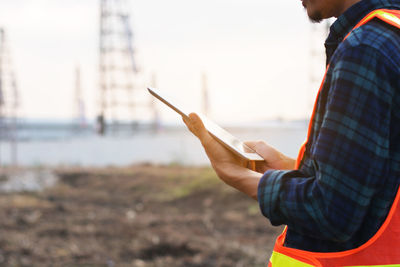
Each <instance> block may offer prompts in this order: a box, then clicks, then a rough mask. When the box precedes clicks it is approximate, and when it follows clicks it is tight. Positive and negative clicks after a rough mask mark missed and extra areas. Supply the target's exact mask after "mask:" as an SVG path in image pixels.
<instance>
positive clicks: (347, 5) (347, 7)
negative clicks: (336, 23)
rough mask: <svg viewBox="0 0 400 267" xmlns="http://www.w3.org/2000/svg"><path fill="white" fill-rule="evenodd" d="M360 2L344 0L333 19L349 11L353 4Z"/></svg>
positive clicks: (357, 0) (358, 0)
mask: <svg viewBox="0 0 400 267" xmlns="http://www.w3.org/2000/svg"><path fill="white" fill-rule="evenodd" d="M360 1H361V0H345V1H343V5H342V7H341V8H340V9H339V10H338V14H337V15H335V17H336V18H337V17H339V16H340V15H342V14H343V13H344V12H345V11H346V10H347V9H349V8H350V7H351V6H353V5H354V4H356V3H358V2H360Z"/></svg>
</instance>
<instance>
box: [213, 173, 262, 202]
mask: <svg viewBox="0 0 400 267" xmlns="http://www.w3.org/2000/svg"><path fill="white" fill-rule="evenodd" d="M239 168H240V169H238V171H237V172H236V173H235V175H234V176H231V177H220V178H221V179H222V180H223V181H224V182H225V183H226V184H228V185H230V186H232V187H234V188H236V189H237V190H239V191H241V192H243V193H245V194H246V195H248V196H250V197H251V198H253V199H255V200H257V190H258V183H259V182H260V179H261V177H262V174H261V173H258V172H255V171H251V170H249V169H245V168H241V167H239Z"/></svg>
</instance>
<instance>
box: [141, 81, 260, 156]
mask: <svg viewBox="0 0 400 267" xmlns="http://www.w3.org/2000/svg"><path fill="white" fill-rule="evenodd" d="M147 90H149V92H150V94H152V95H153V96H155V97H156V98H157V99H158V100H160V101H161V102H163V103H164V104H165V105H167V106H168V107H170V108H171V109H173V110H175V111H176V112H177V113H179V114H180V115H181V116H183V117H189V114H190V112H187V111H186V110H183V109H182V108H181V107H177V106H176V105H175V103H173V102H172V101H171V99H168V98H166V97H165V96H164V95H161V93H160V91H159V90H157V89H155V88H147ZM199 116H200V118H201V120H202V121H203V124H204V126H205V128H206V129H207V131H208V132H209V133H210V134H211V135H212V136H213V137H214V138H215V139H216V140H217V141H218V142H220V143H221V144H222V145H224V146H225V147H226V148H228V149H229V150H231V151H232V152H234V153H235V154H237V155H238V156H240V157H242V158H244V159H246V160H250V161H264V159H263V158H262V157H261V156H260V155H259V154H257V153H256V152H255V151H254V150H253V149H251V148H250V147H249V146H247V145H245V144H244V143H243V142H242V141H240V140H239V139H238V138H236V137H234V136H233V135H231V134H230V133H229V132H227V131H226V130H224V129H222V128H221V127H220V126H218V125H217V124H215V123H214V122H212V121H211V120H209V119H207V118H206V117H205V116H203V115H200V114H199Z"/></svg>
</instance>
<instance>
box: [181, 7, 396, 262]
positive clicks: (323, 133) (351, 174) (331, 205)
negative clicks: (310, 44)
mask: <svg viewBox="0 0 400 267" xmlns="http://www.w3.org/2000/svg"><path fill="white" fill-rule="evenodd" d="M302 3H303V6H304V7H305V8H306V10H307V14H308V16H309V18H310V19H311V20H312V21H315V22H318V21H321V20H322V19H326V18H330V17H337V20H336V21H335V23H334V24H333V25H332V26H331V29H330V34H329V36H328V38H327V40H326V42H325V47H326V56H327V72H326V75H325V78H324V81H323V83H322V86H321V89H320V92H319V95H318V98H317V101H316V104H315V108H314V112H313V117H312V119H311V121H310V128H309V133H308V139H307V142H306V145H305V146H304V149H303V151H302V153H301V154H300V155H299V158H298V162H297V165H296V161H295V160H294V159H291V158H289V157H287V156H285V155H283V154H282V153H280V152H279V151H277V150H275V149H274V148H272V147H270V146H269V145H268V144H267V143H265V142H247V144H248V145H249V146H250V147H252V148H253V149H254V150H255V151H257V153H258V154H260V155H261V156H262V157H264V159H265V162H266V163H265V164H264V165H263V166H258V167H257V169H256V170H257V171H253V170H250V169H249V168H247V165H248V163H247V162H244V161H243V160H240V159H239V158H237V157H236V156H234V155H233V154H232V153H230V152H229V151H228V150H226V149H225V148H224V147H223V146H221V145H220V144H219V143H218V142H216V141H215V140H214V139H213V138H212V137H211V136H210V135H209V133H208V132H207V131H206V130H205V128H204V126H203V124H202V122H201V120H200V118H199V117H198V116H197V115H196V114H191V115H190V119H188V120H184V121H185V123H186V125H187V126H188V128H189V129H190V130H191V131H192V132H193V133H194V134H195V135H196V136H197V137H198V138H199V139H200V141H201V143H202V145H203V147H204V149H205V151H206V153H207V156H208V157H209V159H210V162H211V164H212V166H213V168H214V169H215V171H216V173H217V175H218V176H219V177H220V178H221V179H222V180H223V181H224V182H226V183H227V184H228V185H230V186H233V187H235V188H237V189H238V190H240V191H242V192H244V193H246V194H247V195H249V196H251V197H252V198H254V199H258V201H259V204H260V208H261V212H262V213H263V215H264V216H266V217H267V218H268V219H269V220H270V221H271V223H272V224H273V225H282V224H284V225H287V229H286V231H285V234H284V235H282V236H281V237H279V239H278V241H277V244H276V248H275V251H274V254H273V256H272V258H271V262H270V264H272V265H274V266H275V265H279V263H278V262H280V263H282V264H283V262H286V264H287V263H288V262H291V263H292V262H294V261H299V262H300V263H301V264H305V263H307V264H311V265H324V266H342V265H354V263H360V264H361V263H362V264H365V265H367V264H368V265H370V264H399V263H400V243H399V242H400V239H399V238H398V237H397V236H400V234H399V233H398V232H397V233H393V232H390V231H391V230H390V229H400V219H399V218H397V217H400V216H397V215H396V214H400V208H399V211H398V212H396V207H397V202H395V204H393V203H394V199H395V196H396V193H397V192H398V188H399V184H400V123H399V122H400V12H398V10H400V0H362V1H361V0H303V1H302ZM393 10H394V11H393ZM396 10H397V11H396ZM371 12H372V13H371ZM396 12H397V13H396ZM367 15H368V16H367ZM358 23H359V25H357V24H358ZM264 171H265V172H264ZM392 204H393V205H392ZM389 211H390V213H389ZM388 214H389V215H388ZM393 214H394V215H393ZM392 215H393V216H392ZM392 217H395V219H393V220H392ZM385 220H386V221H385ZM384 222H385V223H384ZM388 225H389V226H388ZM394 226H396V227H394ZM386 229H389V230H390V231H389V230H388V231H386ZM280 242H281V244H280ZM372 243H374V244H372ZM380 244H385V245H380ZM382 246H384V247H382ZM367 247H368V248H367ZM361 250H362V252H361ZM340 251H345V252H343V253H337V252H340ZM382 251H388V252H387V253H386V252H382ZM308 252H324V253H308ZM328 252H329V253H328ZM332 252H335V253H332ZM354 253H358V255H353V254H354ZM379 253H381V254H379ZM382 253H383V254H384V253H386V254H387V255H386V254H385V256H383V254H382ZM350 254H351V255H350ZM346 255H350V256H346ZM396 255H398V256H396ZM343 257H347V258H346V259H342V258H343ZM328 258H329V260H328ZM331 258H334V259H333V260H332V259H331ZM339 258H340V259H339ZM285 260H286V261H285ZM292 260H293V261H292ZM274 261H275V262H276V264H275V263H274ZM296 266H303V265H296ZM304 266H309V265H304Z"/></svg>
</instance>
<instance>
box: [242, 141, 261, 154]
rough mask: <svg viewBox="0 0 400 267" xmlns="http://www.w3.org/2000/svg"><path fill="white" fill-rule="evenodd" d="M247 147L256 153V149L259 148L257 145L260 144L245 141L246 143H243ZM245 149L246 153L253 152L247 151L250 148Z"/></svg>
mask: <svg viewBox="0 0 400 267" xmlns="http://www.w3.org/2000/svg"><path fill="white" fill-rule="evenodd" d="M243 143H244V144H245V145H246V146H247V147H249V148H251V149H252V150H253V151H256V147H257V143H258V141H245V142H243ZM246 146H245V147H244V150H245V151H246V152H253V151H247V150H248V148H247V147H246Z"/></svg>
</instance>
